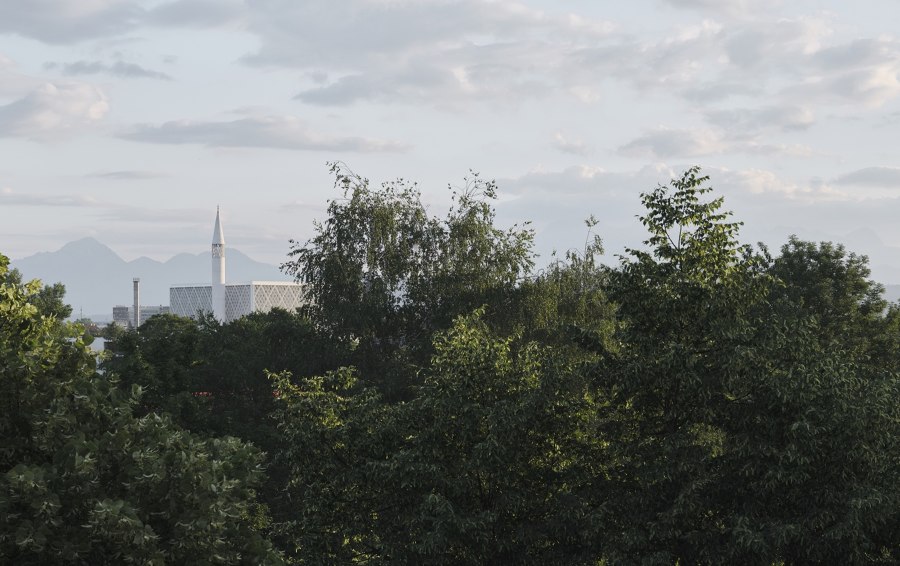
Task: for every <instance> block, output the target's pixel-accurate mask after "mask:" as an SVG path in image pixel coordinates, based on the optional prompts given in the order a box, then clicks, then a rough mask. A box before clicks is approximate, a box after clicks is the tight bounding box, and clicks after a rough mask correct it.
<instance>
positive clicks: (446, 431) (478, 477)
mask: <svg viewBox="0 0 900 566" xmlns="http://www.w3.org/2000/svg"><path fill="white" fill-rule="evenodd" d="M481 316H482V314H481V313H476V315H474V316H470V317H461V318H459V319H458V320H457V321H456V322H455V323H454V325H453V326H452V327H451V329H449V330H448V331H447V332H445V333H439V334H438V336H437V337H436V338H435V356H434V359H433V361H432V364H431V365H430V367H429V368H428V369H427V370H426V376H425V378H424V381H423V383H422V385H421V387H419V388H417V389H416V393H415V395H414V396H413V398H412V399H411V400H410V401H409V402H407V403H399V404H398V403H388V402H385V400H384V399H383V398H382V397H381V396H380V395H379V393H378V392H377V391H376V390H374V389H373V388H371V387H365V386H364V385H363V384H361V383H360V381H359V380H357V379H356V378H355V377H354V373H353V371H352V370H350V369H343V370H339V371H337V372H332V373H329V374H327V375H325V376H323V377H314V378H306V379H301V380H294V379H291V376H289V375H287V374H282V375H279V376H276V388H277V391H278V392H279V401H280V402H281V403H282V404H283V409H282V410H281V411H280V413H279V420H280V430H281V431H282V434H283V435H284V439H285V450H284V454H283V457H284V458H285V459H286V460H287V462H288V463H289V465H290V482H289V484H288V485H289V488H288V495H289V497H291V499H292V500H293V505H294V506H295V510H294V513H293V516H292V518H291V519H290V520H289V521H287V522H285V523H283V524H282V525H281V529H282V531H283V534H284V535H285V538H286V539H287V540H291V541H293V543H294V551H295V552H296V554H297V555H298V557H299V558H300V559H301V560H302V561H307V562H310V563H338V562H342V563H350V562H355V561H365V562H370V563H374V564H386V563H401V564H407V563H408V564H546V563H548V562H552V561H561V562H564V563H567V564H572V563H584V564H596V562H597V559H598V557H599V552H598V550H597V542H596V540H595V537H594V535H595V534H596V533H595V532H593V531H592V530H591V527H590V525H587V524H585V523H584V517H585V516H587V515H589V512H590V508H591V502H590V501H588V500H587V499H586V498H585V497H583V494H582V493H581V491H580V490H581V489H582V487H583V486H585V485H587V478H591V477H593V475H594V474H596V473H599V472H600V470H601V469H602V462H603V459H602V452H603V450H602V446H601V445H600V444H599V443H597V442H595V441H594V438H593V437H592V434H591V432H592V431H591V428H590V427H591V422H592V415H593V413H594V410H595V409H594V407H593V400H592V398H591V396H590V395H589V394H588V391H587V389H586V381H585V380H584V379H583V377H582V375H581V374H580V372H577V371H574V367H573V366H572V365H571V363H570V361H569V360H568V359H566V358H564V357H561V356H555V355H554V354H553V353H552V352H551V351H549V350H547V349H544V348H542V347H540V346H538V345H537V344H535V343H533V342H522V341H521V340H519V339H517V338H515V337H513V338H499V337H496V336H494V335H493V333H492V332H491V330H490V329H489V328H488V325H487V324H486V323H485V322H484V321H483V320H482V319H481Z"/></svg>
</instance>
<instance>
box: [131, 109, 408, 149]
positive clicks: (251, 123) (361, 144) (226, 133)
mask: <svg viewBox="0 0 900 566" xmlns="http://www.w3.org/2000/svg"><path fill="white" fill-rule="evenodd" d="M120 137H121V138H124V139H127V140H132V141H138V142H147V143H160V144H199V145H204V146H208V147H247V148H275V149H289V150H306V151H333V152H342V151H350V152H393V151H404V150H405V149H407V147H406V146H405V145H403V144H401V143H398V142H392V141H382V140H374V139H368V138H361V137H334V136H329V135H327V134H321V133H319V132H316V131H314V130H312V129H311V128H310V127H309V125H308V124H306V123H305V122H304V121H302V120H300V119H299V118H296V117H293V116H263V117H248V118H241V119H238V120H232V121H227V122H203V121H192V120H177V121H171V122H166V123H164V124H162V125H160V126H153V125H146V124H145V125H138V126H135V127H133V128H132V129H131V130H129V131H126V132H122V133H121V134H120Z"/></svg>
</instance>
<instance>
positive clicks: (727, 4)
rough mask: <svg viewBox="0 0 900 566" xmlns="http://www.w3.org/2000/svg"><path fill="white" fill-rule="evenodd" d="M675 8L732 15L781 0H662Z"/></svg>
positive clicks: (749, 12) (772, 5) (752, 10)
mask: <svg viewBox="0 0 900 566" xmlns="http://www.w3.org/2000/svg"><path fill="white" fill-rule="evenodd" d="M663 1H664V2H665V3H666V4H670V5H672V6H674V7H676V8H686V9H691V10H698V11H702V12H712V13H715V14H724V15H732V16H740V15H750V14H758V13H759V12H760V11H761V10H766V11H769V10H771V9H772V8H774V7H777V6H779V5H780V4H781V3H782V2H781V0H663Z"/></svg>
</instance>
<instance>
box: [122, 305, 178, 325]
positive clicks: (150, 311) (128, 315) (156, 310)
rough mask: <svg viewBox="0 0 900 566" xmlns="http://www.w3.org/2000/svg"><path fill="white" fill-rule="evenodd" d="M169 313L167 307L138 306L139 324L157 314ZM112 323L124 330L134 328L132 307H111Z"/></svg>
mask: <svg viewBox="0 0 900 566" xmlns="http://www.w3.org/2000/svg"><path fill="white" fill-rule="evenodd" d="M169 312H171V311H170V309H169V307H168V306H165V305H159V306H147V305H140V313H141V314H140V324H144V323H145V322H147V319H148V318H150V317H151V316H155V315H157V314H168V313H169ZM113 323H115V324H118V325H119V326H124V327H126V328H133V327H134V307H128V306H124V305H117V306H114V307H113Z"/></svg>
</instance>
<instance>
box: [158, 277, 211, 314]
mask: <svg viewBox="0 0 900 566" xmlns="http://www.w3.org/2000/svg"><path fill="white" fill-rule="evenodd" d="M169 308H170V309H171V312H172V314H177V315H178V316H189V317H191V318H196V317H197V312H198V311H199V312H212V287H211V286H209V285H205V286H204V285H196V286H183V287H170V288H169Z"/></svg>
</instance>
